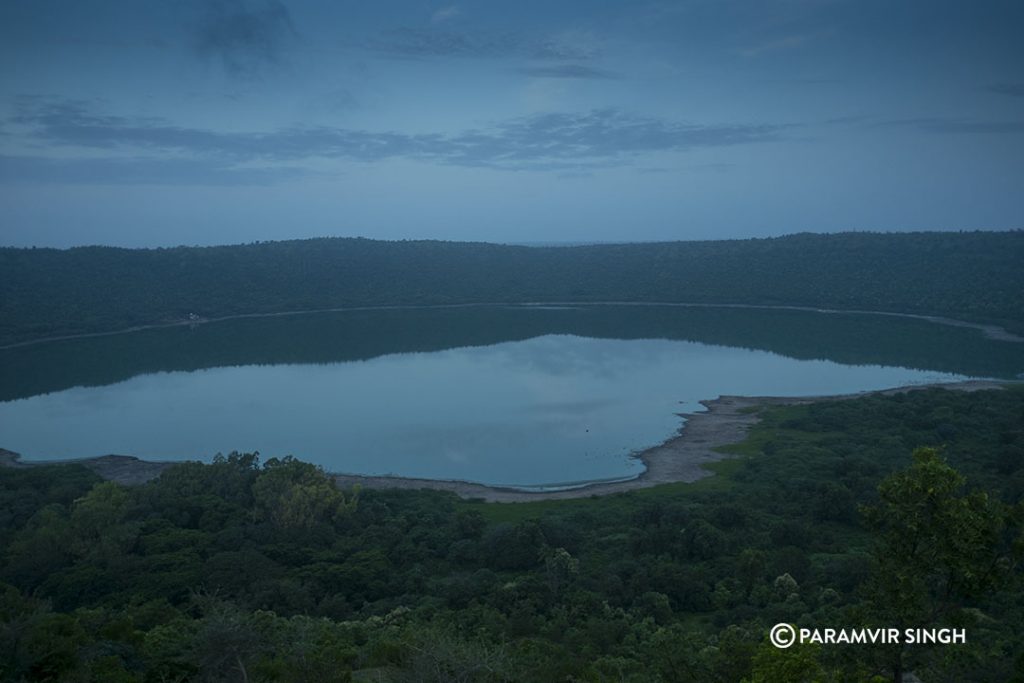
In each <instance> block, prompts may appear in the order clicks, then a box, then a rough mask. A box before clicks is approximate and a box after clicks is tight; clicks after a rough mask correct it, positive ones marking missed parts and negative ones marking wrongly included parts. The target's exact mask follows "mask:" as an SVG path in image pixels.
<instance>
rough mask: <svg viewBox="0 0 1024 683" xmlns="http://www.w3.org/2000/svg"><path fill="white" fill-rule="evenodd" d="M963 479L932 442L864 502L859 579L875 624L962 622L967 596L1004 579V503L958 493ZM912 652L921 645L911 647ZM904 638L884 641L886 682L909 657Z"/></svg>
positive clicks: (1007, 563) (1007, 560)
mask: <svg viewBox="0 0 1024 683" xmlns="http://www.w3.org/2000/svg"><path fill="white" fill-rule="evenodd" d="M963 486H964V478H963V477H962V476H961V475H960V474H959V473H958V472H957V471H956V470H954V469H953V468H952V467H950V466H949V465H948V464H946V462H945V461H944V460H943V459H942V458H941V457H940V455H939V453H938V451H936V450H935V449H932V448H919V449H917V450H916V451H914V454H913V464H912V465H911V466H910V467H909V468H908V469H906V470H903V471H901V472H896V473H894V474H892V475H891V476H889V477H888V478H887V479H885V481H883V482H882V484H881V485H880V486H879V487H878V493H879V497H880V501H879V503H878V504H877V505H873V506H869V507H865V508H863V513H864V516H865V518H866V520H867V522H868V525H869V526H870V527H871V528H872V530H873V531H874V532H875V534H876V543H875V547H874V551H873V555H874V570H873V572H872V574H871V576H870V577H869V579H868V581H867V582H866V586H865V591H866V597H867V602H866V605H865V606H864V607H865V608H866V610H865V612H866V614H865V616H866V617H867V618H868V619H869V620H870V621H872V622H874V623H875V624H877V625H878V626H882V627H887V628H888V627H893V628H899V629H900V630H901V632H902V630H903V629H905V628H916V627H933V626H937V625H939V624H942V623H947V624H949V623H952V622H953V621H956V623H959V624H960V625H961V626H962V625H963V623H964V619H965V617H966V616H967V615H968V614H969V613H968V612H967V611H966V610H965V608H967V607H969V606H971V605H972V602H971V601H972V600H976V599H977V598H979V597H981V596H982V595H984V594H985V593H986V592H987V591H990V590H993V589H995V588H997V587H999V586H1000V585H1002V584H1003V582H1004V581H1005V580H1006V579H1007V578H1008V576H1009V570H1010V569H1011V566H1012V557H1011V555H1010V550H1011V547H1010V544H1009V543H1007V539H1008V537H1007V534H1006V532H1007V522H1008V520H1009V519H1010V518H1011V517H1010V515H1009V510H1008V509H1007V508H1006V506H1004V505H1002V504H1001V503H999V502H998V501H995V500H992V499H990V498H989V497H988V495H987V494H985V493H983V492H979V491H972V492H970V493H967V494H964V493H962V492H961V490H962V489H963ZM915 647H916V648H917V649H915V650H914V652H915V653H919V652H920V651H921V650H920V646H915ZM909 654H910V651H909V650H908V648H907V647H906V646H904V645H903V644H898V645H892V646H887V648H886V652H885V655H884V657H885V659H887V660H888V661H887V663H886V664H887V668H889V670H890V671H891V673H892V679H893V681H896V682H897V683H898V682H899V681H901V680H902V677H903V673H904V671H906V670H907V667H908V665H911V664H912V663H913V662H912V661H910V660H909Z"/></svg>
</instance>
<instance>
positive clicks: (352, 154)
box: [11, 100, 787, 175]
mask: <svg viewBox="0 0 1024 683" xmlns="http://www.w3.org/2000/svg"><path fill="white" fill-rule="evenodd" d="M11 123H14V124H16V125H18V126H21V127H23V128H25V129H27V137H29V138H33V139H35V141H37V142H43V143H48V144H49V145H50V146H53V147H73V148H79V149H80V148H87V149H94V150H95V149H103V150H107V151H108V152H109V153H111V154H117V155H124V154H133V155H134V156H136V157H147V158H149V157H153V156H154V155H160V154H163V155H167V156H173V157H174V158H180V157H183V156H184V157H188V158H191V159H200V160H205V162H206V163H207V166H205V167H204V168H205V169H206V170H205V171H204V172H206V173H212V174H216V173H221V172H224V173H228V172H231V169H232V168H235V167H237V166H238V165H240V164H257V165H259V164H263V165H273V164H280V163H296V162H301V161H303V160H312V159H342V160H352V161H363V162H374V161H382V160H385V159H393V158H405V159H413V160H419V161H425V162H430V163H439V164H446V165H455V166H471V167H490V168H499V169H506V170H559V169H563V170H564V169H571V168H588V167H600V166H609V165H612V164H614V163H623V162H627V163H628V162H629V159H630V158H631V157H635V156H639V155H643V154H647V153H654V152H684V151H687V150H691V149H697V148H708V147H722V146H731V145H743V144H753V143H760V142H769V141H773V140H778V139H780V138H781V136H782V135H783V132H784V130H785V129H786V128H787V126H780V125H773V124H753V125H751V124H732V125H700V124H691V123H680V122H673V121H664V120H660V119H653V118H643V117H638V116H633V115H631V114H627V113H625V112H622V111H620V110H617V109H597V110H592V111H588V112H580V113H548V114H537V115H532V116H525V117H520V118H514V119H510V120H507V121H503V122H499V123H497V124H495V125H493V126H492V127H490V128H487V129H482V130H466V131H462V132H458V133H452V134H441V133H418V134H408V133H399V132H390V131H365V130H353V129H346V128H329V127H294V128H285V129H280V130H276V131H270V132H265V133H241V132H222V131H214V130H202V129H196V128H186V127H181V126H175V125H171V124H169V123H168V122H166V121H163V120H160V119H141V118H138V119H137V118H127V117H120V116H109V115H98V114H95V113H93V112H92V111H91V110H90V109H89V107H88V106H87V105H86V104H84V103H81V102H56V103H54V102H38V101H33V100H28V101H25V102H23V103H22V105H21V108H20V111H19V113H18V114H17V115H16V116H15V117H14V118H13V119H12V120H11ZM119 163H120V162H112V164H113V165H112V166H111V167H110V168H109V169H107V171H106V172H107V174H108V175H111V174H116V172H117V170H118V169H120V168H122V167H121V166H120V165H118V164H119ZM182 164H184V162H182ZM174 168H175V169H177V170H181V171H186V170H187V168H188V167H187V166H186V165H181V166H178V167H174ZM154 172H155V171H154Z"/></svg>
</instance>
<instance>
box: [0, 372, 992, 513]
mask: <svg viewBox="0 0 1024 683" xmlns="http://www.w3.org/2000/svg"><path fill="white" fill-rule="evenodd" d="M1008 383H1009V382H1001V381H990V380H969V381H966V382H953V383H937V384H921V385H910V386H904V387H897V388H894V389H883V390H880V391H868V392H862V393H857V394H840V395H833V396H800V397H779V396H719V397H718V398H716V399H711V400H707V401H701V402H700V403H701V405H703V406H704V407H705V409H706V410H704V411H701V412H694V413H680V417H683V418H685V422H684V423H683V425H682V426H681V427H680V428H679V431H678V433H677V434H676V435H675V436H673V437H671V438H670V439H668V440H667V441H665V442H664V443H662V444H661V445H659V446H654V447H653V448H649V449H647V450H645V451H642V452H640V453H638V454H637V455H636V457H637V458H639V459H640V460H641V461H642V462H643V463H644V465H645V467H646V469H645V470H644V471H643V472H642V473H641V474H640V475H639V476H638V477H636V478H634V479H628V480H624V481H614V482H595V483H592V484H585V485H583V486H580V487H578V488H572V489H568V490H559V491H528V490H521V489H515V488H505V487H500V486H487V485H484V484H476V483H473V482H468V481H452V480H440V479H416V478H411V477H390V476H366V475H356V474H334V475H333V476H334V479H335V481H336V482H337V483H338V485H339V486H343V487H349V486H352V485H354V484H359V485H360V486H362V487H364V488H379V489H433V490H439V491H451V492H453V493H455V494H457V495H458V496H460V497H462V498H479V499H483V500H485V501H488V502H503V503H512V502H528V501H535V500H565V499H569V498H589V497H591V496H605V495H609V494H613V493H621V492H623V491H632V490H636V489H642V488H648V487H651V486H658V485H659V484H669V483H676V482H694V481H697V480H699V479H703V478H705V477H709V476H711V474H712V473H711V472H710V471H709V470H707V469H705V467H704V465H706V464H707V463H711V462H715V461H718V460H723V459H725V458H728V457H729V456H728V454H725V453H721V452H719V451H718V450H716V449H718V448H720V447H722V446H727V445H730V444H734V443H738V442H740V441H742V440H743V439H744V438H745V437H746V434H747V431H748V430H749V429H750V427H751V426H752V425H754V424H756V423H757V422H758V421H759V420H760V417H759V416H758V414H757V411H754V410H750V409H751V408H755V407H760V406H771V405H796V404H804V403H816V402H820V401H841V400H846V399H852V398H858V397H862V396H870V395H872V394H885V395H888V394H896V393H903V392H907V391H919V390H922V389H931V388H945V389H952V390H956V391H981V390H985V389H1001V388H1002V387H1003V386H1005V385H1006V384H1008ZM56 463H78V464H81V465H84V466H85V467H88V468H89V469H91V470H92V471H93V472H95V473H96V474H98V475H99V476H100V477H102V478H103V479H107V480H109V481H116V482H118V483H120V484H125V485H135V484H142V483H145V482H147V481H149V480H151V479H155V478H156V477H158V476H160V473H161V472H163V471H164V470H165V469H166V468H168V467H170V466H171V465H173V464H175V463H174V462H166V461H147V460H140V459H139V458H136V457H134V456H128V455H104V456H100V457H96V458H81V459H71V460H60V461H54V460H47V461H39V462H23V461H22V460H21V459H20V456H19V455H18V454H17V453H14V452H12V451H8V450H5V449H3V448H0V466H5V467H18V468H22V467H34V466H37V465H49V464H56Z"/></svg>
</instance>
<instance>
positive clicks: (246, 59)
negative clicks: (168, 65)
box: [195, 0, 295, 76]
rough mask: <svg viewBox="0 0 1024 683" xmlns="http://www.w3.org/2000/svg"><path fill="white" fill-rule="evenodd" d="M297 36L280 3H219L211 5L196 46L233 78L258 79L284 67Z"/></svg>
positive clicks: (222, 0) (274, 0)
mask: <svg viewBox="0 0 1024 683" xmlns="http://www.w3.org/2000/svg"><path fill="white" fill-rule="evenodd" d="M294 37H295V28H294V26H293V25H292V20H291V15H290V14H289V13H288V9H287V8H286V7H285V6H284V5H283V4H281V3H280V2H279V1H278V0H258V1H256V2H249V1H246V0H216V1H215V2H210V3H208V5H207V8H206V14H205V16H204V18H203V21H202V23H201V25H200V27H199V30H198V32H197V35H196V39H195V47H196V50H197V52H198V53H199V55H200V56H201V57H203V58H204V59H207V60H212V61H216V62H218V63H220V65H221V66H222V67H223V68H224V70H225V71H227V72H228V73H230V74H232V75H236V76H237V75H241V76H255V75H258V74H260V73H261V72H262V71H263V70H264V69H266V68H267V67H271V66H275V65H278V64H280V63H281V61H282V55H283V53H284V50H285V48H286V47H287V46H288V44H289V43H290V41H291V40H292V39H293V38H294Z"/></svg>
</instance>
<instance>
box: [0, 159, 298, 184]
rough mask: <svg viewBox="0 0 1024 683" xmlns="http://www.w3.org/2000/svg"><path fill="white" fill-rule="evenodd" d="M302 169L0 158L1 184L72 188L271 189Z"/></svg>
mask: <svg viewBox="0 0 1024 683" xmlns="http://www.w3.org/2000/svg"><path fill="white" fill-rule="evenodd" d="M309 175H311V173H310V172H309V171H308V170H306V169H301V168H295V167H282V166H276V167H272V168H266V167H263V168H252V167H244V166H233V165H231V164H227V163H224V162H223V161H218V160H216V159H202V158H199V159H154V158H147V157H133V158H99V159H97V158H74V159H53V158H39V157H25V156H3V155H0V183H3V184H6V185H11V184H18V183H28V184H34V183H62V184H76V185H205V186H210V185H213V186H237V185H273V184H277V183H280V182H282V181H286V180H294V179H296V178H300V177H307V176H309Z"/></svg>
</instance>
